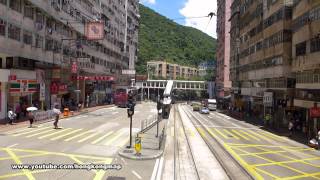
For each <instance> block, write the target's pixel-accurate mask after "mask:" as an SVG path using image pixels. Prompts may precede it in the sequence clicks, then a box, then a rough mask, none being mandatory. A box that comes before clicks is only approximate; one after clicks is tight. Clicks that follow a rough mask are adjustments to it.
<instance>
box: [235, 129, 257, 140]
mask: <svg viewBox="0 0 320 180" xmlns="http://www.w3.org/2000/svg"><path fill="white" fill-rule="evenodd" d="M239 132H242V133H243V134H245V135H247V136H249V137H250V138H252V139H255V140H257V141H261V140H260V139H259V138H257V137H255V136H253V135H252V134H249V133H248V132H247V131H245V130H239Z"/></svg>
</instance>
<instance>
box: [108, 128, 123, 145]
mask: <svg viewBox="0 0 320 180" xmlns="http://www.w3.org/2000/svg"><path fill="white" fill-rule="evenodd" d="M124 133H125V131H123V130H122V131H121V130H120V132H119V131H117V132H116V133H115V135H114V136H113V137H112V138H111V139H110V140H108V141H107V142H106V143H105V144H104V145H107V146H108V145H111V144H112V143H113V142H114V141H115V140H117V139H118V138H119V137H121V136H122V135H123V134H124Z"/></svg>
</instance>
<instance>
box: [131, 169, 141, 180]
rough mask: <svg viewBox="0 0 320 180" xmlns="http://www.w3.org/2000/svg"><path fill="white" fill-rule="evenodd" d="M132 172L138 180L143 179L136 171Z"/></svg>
mask: <svg viewBox="0 0 320 180" xmlns="http://www.w3.org/2000/svg"><path fill="white" fill-rule="evenodd" d="M131 172H132V174H134V175H135V176H136V177H137V178H138V179H142V177H141V176H140V175H139V174H138V173H137V172H136V171H135V170H132V171H131Z"/></svg>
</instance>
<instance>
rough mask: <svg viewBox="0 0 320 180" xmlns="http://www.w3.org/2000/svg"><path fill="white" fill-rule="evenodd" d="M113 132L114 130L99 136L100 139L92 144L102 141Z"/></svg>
mask: <svg viewBox="0 0 320 180" xmlns="http://www.w3.org/2000/svg"><path fill="white" fill-rule="evenodd" d="M112 133H113V131H110V132H108V133H107V134H105V135H103V136H101V137H99V138H98V139H96V140H94V141H93V142H92V143H91V144H97V143H98V142H100V141H102V140H103V139H104V138H106V137H108V136H110V135H111V134H112Z"/></svg>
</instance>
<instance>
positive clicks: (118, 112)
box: [111, 112, 119, 115]
mask: <svg viewBox="0 0 320 180" xmlns="http://www.w3.org/2000/svg"><path fill="white" fill-rule="evenodd" d="M118 113H119V112H113V113H111V114H112V115H115V114H118Z"/></svg>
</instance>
